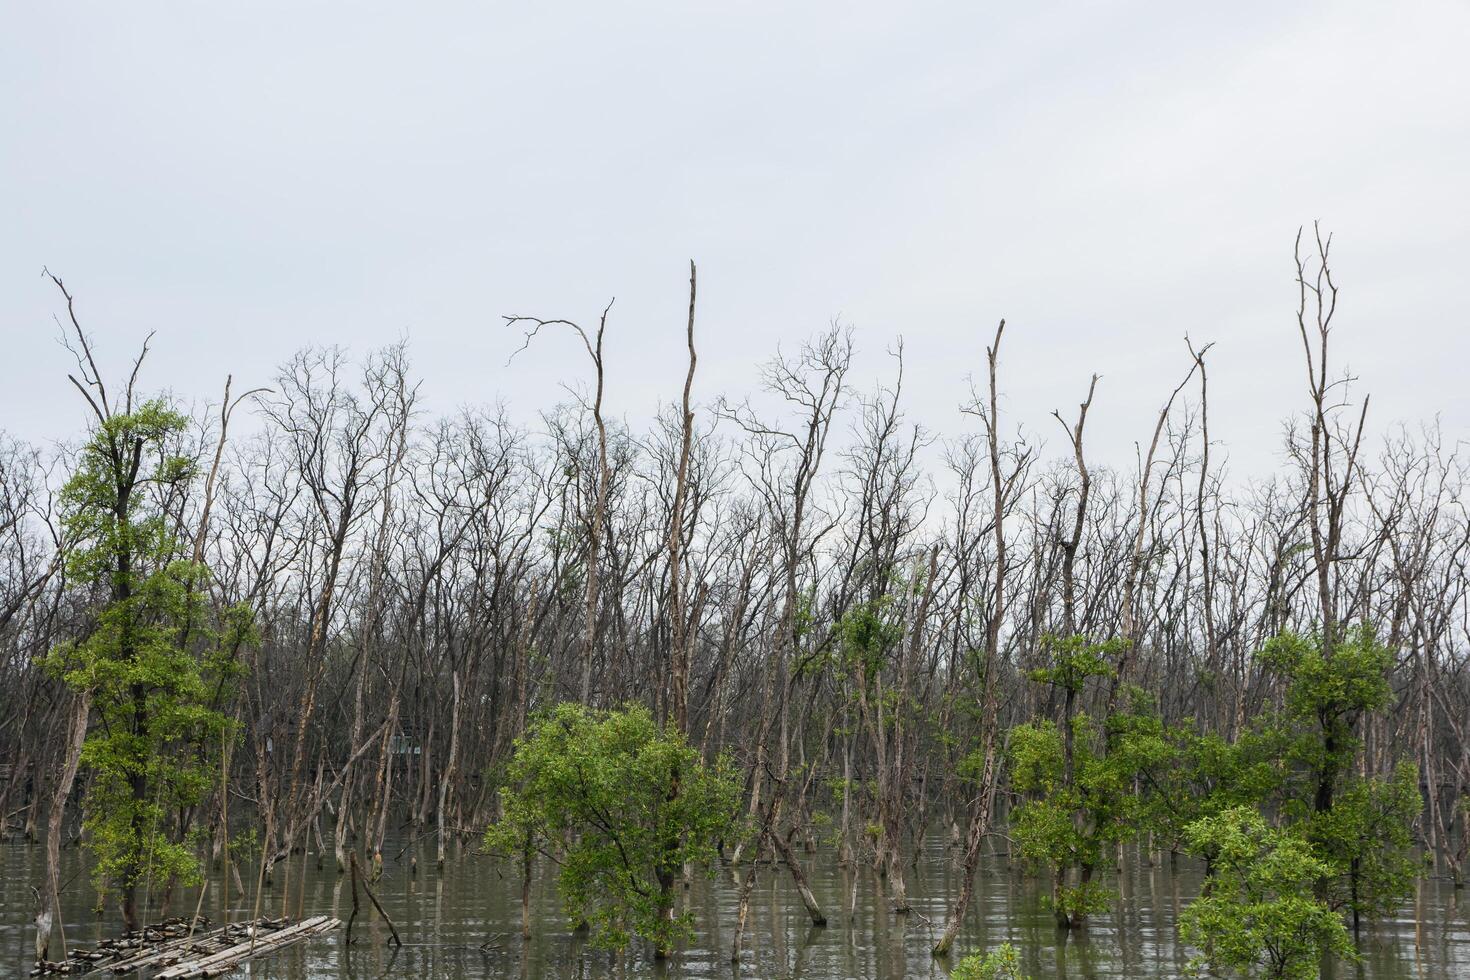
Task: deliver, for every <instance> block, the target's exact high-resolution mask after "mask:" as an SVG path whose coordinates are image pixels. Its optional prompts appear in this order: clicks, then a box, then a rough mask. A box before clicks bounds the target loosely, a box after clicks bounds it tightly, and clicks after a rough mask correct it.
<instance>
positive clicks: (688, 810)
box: [485, 704, 740, 956]
mask: <svg viewBox="0 0 1470 980" xmlns="http://www.w3.org/2000/svg"><path fill="white" fill-rule="evenodd" d="M739 791H740V787H739V784H738V782H737V781H736V779H735V778H734V776H733V775H732V773H731V770H730V767H729V765H728V763H727V762H726V760H724V759H722V760H720V761H719V762H718V763H717V764H716V765H714V766H707V765H705V764H704V762H703V761H702V760H701V759H700V757H699V753H698V752H697V751H695V750H694V749H692V748H690V746H689V745H688V744H687V742H686V741H685V739H684V737H683V735H682V734H680V733H679V732H678V731H677V730H676V729H674V728H660V727H659V726H658V724H657V723H655V721H654V719H653V716H652V715H651V714H650V713H649V712H648V710H647V709H646V708H643V707H641V706H637V705H631V706H629V707H627V708H624V709H622V710H620V711H593V710H590V709H588V708H585V707H583V706H581V705H577V704H562V705H559V706H558V707H556V708H555V709H554V710H552V711H551V712H550V713H549V714H547V715H546V716H544V717H543V718H541V719H540V720H539V721H537V722H536V723H535V724H534V725H532V726H531V727H530V729H529V730H528V731H527V732H526V734H525V735H524V736H523V737H522V738H519V739H517V740H516V746H515V755H514V757H513V759H512V760H511V763H510V768H509V770H508V772H507V780H506V784H505V786H504V787H503V788H502V790H501V802H502V807H503V816H502V817H501V819H500V820H499V821H498V822H496V823H495V824H493V825H492V826H491V827H490V828H489V829H488V830H487V831H486V833H485V844H486V846H487V848H489V849H490V850H492V851H495V852H498V853H502V854H511V855H524V854H526V853H527V850H528V848H529V850H531V851H535V852H537V853H541V854H544V855H547V856H549V857H551V858H552V859H554V860H555V861H556V863H558V864H559V865H560V868H561V871H560V876H559V878H558V884H559V886H560V890H561V897H562V901H563V903H564V905H565V908H566V912H567V915H568V916H569V917H570V918H571V919H572V920H573V921H574V922H585V923H587V924H588V925H589V926H590V927H591V930H592V938H593V941H594V942H595V943H597V944H599V945H601V946H603V947H606V948H612V949H619V948H622V947H624V946H626V945H627V944H628V942H629V941H630V939H631V938H632V936H633V935H638V936H642V937H643V938H645V939H648V940H649V941H651V942H652V943H653V944H654V948H655V950H656V951H657V952H658V954H659V955H661V956H662V955H667V953H668V952H669V951H670V950H672V949H673V947H674V945H675V944H676V943H678V942H679V941H681V940H685V939H687V938H688V937H689V936H690V935H691V933H692V919H691V917H690V916H689V914H688V913H684V914H682V915H676V914H675V911H674V891H673V885H674V882H675V880H676V877H677V876H678V875H679V874H680V872H681V871H682V868H683V866H684V865H685V863H689V864H692V865H695V866H707V865H709V864H710V863H711V862H712V861H713V860H714V859H715V857H716V856H717V853H716V847H717V844H718V842H719V840H720V839H721V838H722V837H723V836H725V835H727V834H729V833H730V832H731V831H732V830H733V828H734V822H735V813H736V808H737V803H738V795H739Z"/></svg>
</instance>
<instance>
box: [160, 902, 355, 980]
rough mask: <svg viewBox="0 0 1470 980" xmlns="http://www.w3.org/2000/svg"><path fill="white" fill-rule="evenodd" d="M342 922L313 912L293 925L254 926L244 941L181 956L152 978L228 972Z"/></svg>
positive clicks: (164, 979)
mask: <svg viewBox="0 0 1470 980" xmlns="http://www.w3.org/2000/svg"><path fill="white" fill-rule="evenodd" d="M341 925H342V920H341V919H336V918H333V917H332V916H329V915H314V916H312V917H311V918H309V919H302V920H301V921H300V922H297V923H294V924H292V925H288V926H285V927H283V928H280V929H276V930H274V931H271V932H266V931H265V930H264V929H259V930H256V932H257V934H256V935H255V936H253V937H246V938H245V940H244V941H243V942H238V943H236V944H235V945H233V946H230V947H227V948H225V949H222V950H220V951H219V952H216V953H211V954H209V955H207V956H203V957H200V958H198V959H190V960H182V961H179V962H176V963H174V965H172V966H170V967H168V968H166V969H164V970H160V971H159V972H158V973H155V974H154V975H153V976H154V980H183V978H185V977H217V976H219V975H220V974H222V973H230V972H231V971H233V970H235V969H237V968H238V967H239V966H240V964H241V963H243V962H244V961H245V960H248V959H253V958H255V957H257V956H264V955H266V954H268V953H274V952H277V951H278V950H282V949H285V948H286V947H287V946H294V945H295V944H296V943H299V942H303V941H304V940H307V939H310V938H311V937H312V936H319V935H321V934H322V933H324V932H331V931H332V930H333V929H336V928H338V927H339V926H341Z"/></svg>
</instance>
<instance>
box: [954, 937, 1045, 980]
mask: <svg viewBox="0 0 1470 980" xmlns="http://www.w3.org/2000/svg"><path fill="white" fill-rule="evenodd" d="M949 980H1030V978H1029V977H1027V976H1026V974H1024V973H1022V972H1021V954H1020V953H1018V952H1016V947H1014V946H1012V945H1011V944H1010V943H1001V944H1000V945H999V946H997V947H996V948H995V949H992V950H991V951H990V952H988V953H986V954H985V955H984V956H981V955H980V954H979V953H972V954H971V955H969V956H966V957H965V958H964V959H962V960H960V961H959V962H958V963H956V964H955V967H954V969H953V970H952V971H950V974H949Z"/></svg>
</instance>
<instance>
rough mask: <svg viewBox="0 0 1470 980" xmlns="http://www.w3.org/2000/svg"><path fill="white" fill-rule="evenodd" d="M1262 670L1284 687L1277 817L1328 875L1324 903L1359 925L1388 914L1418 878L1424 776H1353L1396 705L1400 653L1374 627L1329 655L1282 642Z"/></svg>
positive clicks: (1308, 641) (1348, 634) (1303, 640)
mask: <svg viewBox="0 0 1470 980" xmlns="http://www.w3.org/2000/svg"><path fill="white" fill-rule="evenodd" d="M1260 659H1261V661H1262V662H1263V663H1264V664H1265V665H1266V666H1268V667H1269V668H1271V669H1272V670H1274V671H1276V672H1277V673H1278V674H1280V675H1281V676H1282V677H1284V678H1285V680H1286V682H1287V693H1286V701H1285V708H1284V711H1283V712H1282V716H1281V717H1280V718H1279V719H1277V720H1276V722H1275V725H1276V727H1277V729H1278V733H1277V738H1278V740H1279V743H1280V745H1281V746H1282V755H1283V756H1284V757H1285V759H1286V762H1287V766H1288V771H1287V772H1286V773H1285V774H1284V777H1283V782H1282V787H1281V795H1280V798H1279V799H1278V800H1277V801H1276V808H1277V809H1278V811H1279V812H1280V813H1281V814H1282V815H1283V817H1284V818H1285V819H1286V820H1287V821H1288V822H1290V823H1292V824H1294V825H1296V826H1298V827H1299V828H1300V831H1301V833H1302V835H1303V837H1304V838H1305V839H1306V840H1307V841H1309V842H1310V843H1311V844H1312V846H1313V848H1314V849H1315V852H1316V854H1317V855H1318V857H1320V858H1321V859H1322V860H1323V861H1325V862H1326V864H1327V866H1328V872H1327V873H1326V874H1324V876H1323V879H1322V881H1321V882H1320V883H1319V886H1318V894H1319V895H1320V896H1321V897H1324V898H1326V899H1328V900H1329V901H1330V902H1331V904H1332V906H1333V907H1334V908H1338V909H1345V910H1347V911H1349V912H1350V913H1351V914H1352V916H1353V922H1354V925H1355V926H1356V925H1357V923H1358V921H1359V919H1360V918H1361V917H1362V916H1365V915H1366V916H1379V915H1383V914H1386V913H1388V912H1391V911H1392V910H1393V909H1394V908H1395V907H1396V906H1397V905H1398V904H1399V903H1400V902H1401V901H1402V900H1403V899H1404V897H1405V896H1407V895H1408V893H1409V890H1410V888H1411V887H1412V883H1413V877H1414V874H1415V872H1416V871H1417V869H1418V863H1417V862H1416V860H1415V858H1414V852H1413V838H1412V835H1411V833H1410V827H1411V825H1412V822H1413V820H1414V819H1415V818H1416V817H1417V816H1418V814H1419V813H1420V812H1421V810H1422V806H1423V804H1422V801H1421V799H1420V795H1419V789H1418V786H1419V776H1418V771H1417V769H1415V767H1414V766H1412V765H1410V764H1407V763H1404V764H1401V765H1400V766H1398V767H1397V769H1396V770H1395V771H1394V773H1393V774H1392V775H1391V776H1390V777H1388V778H1383V777H1379V776H1368V777H1363V776H1359V775H1357V774H1356V773H1355V769H1356V768H1357V766H1356V765H1355V763H1356V762H1357V759H1358V753H1359V750H1360V748H1361V741H1360V739H1359V737H1358V729H1359V726H1360V722H1361V721H1362V719H1363V718H1365V717H1367V716H1368V715H1370V714H1372V713H1373V712H1377V711H1381V710H1383V709H1384V708H1386V707H1387V706H1388V705H1389V704H1390V702H1391V701H1392V699H1393V689H1392V687H1391V686H1390V685H1389V681H1388V674H1389V671H1390V669H1391V668H1392V667H1393V653H1392V651H1390V650H1389V649H1388V648H1387V647H1385V646H1384V645H1383V644H1382V643H1380V642H1379V641H1378V638H1377V635H1376V634H1375V633H1374V631H1373V630H1372V629H1371V628H1369V627H1367V626H1359V627H1355V628H1353V629H1349V630H1345V631H1343V633H1342V635H1341V636H1340V637H1339V638H1338V640H1337V642H1336V643H1335V644H1334V645H1333V647H1332V649H1331V653H1330V655H1329V654H1327V653H1325V652H1324V650H1323V644H1322V643H1321V641H1320V640H1319V639H1316V638H1311V637H1303V636H1298V635H1295V634H1290V633H1284V634H1282V635H1280V636H1278V637H1276V638H1274V639H1273V640H1272V641H1271V642H1270V643H1268V644H1267V645H1266V648H1265V649H1264V650H1263V651H1262V652H1261V654H1260Z"/></svg>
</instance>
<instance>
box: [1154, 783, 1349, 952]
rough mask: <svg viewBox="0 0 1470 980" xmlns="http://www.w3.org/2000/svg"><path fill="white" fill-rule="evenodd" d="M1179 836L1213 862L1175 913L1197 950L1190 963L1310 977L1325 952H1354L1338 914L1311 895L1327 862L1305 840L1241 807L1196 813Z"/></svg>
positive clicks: (1326, 870) (1188, 939)
mask: <svg viewBox="0 0 1470 980" xmlns="http://www.w3.org/2000/svg"><path fill="white" fill-rule="evenodd" d="M1187 837H1188V839H1189V843H1190V847H1191V850H1193V851H1194V852H1195V853H1196V854H1206V853H1208V854H1209V855H1210V856H1211V863H1212V867H1213V875H1212V877H1211V878H1210V881H1209V885H1208V887H1207V891H1206V893H1205V894H1203V895H1201V897H1199V898H1197V899H1195V900H1194V901H1193V902H1191V903H1190V905H1189V907H1188V908H1186V909H1185V910H1184V914H1183V916H1182V917H1181V919H1180V933H1181V935H1182V936H1183V937H1184V940H1185V942H1187V943H1189V944H1190V945H1192V946H1195V947H1197V948H1199V949H1200V950H1202V952H1201V954H1200V955H1199V956H1198V957H1196V958H1195V960H1194V961H1192V967H1193V968H1194V969H1197V970H1198V969H1202V968H1204V967H1209V968H1211V969H1215V970H1219V969H1229V970H1238V971H1240V972H1241V973H1244V974H1245V975H1247V976H1253V977H1264V978H1271V980H1315V978H1316V977H1317V975H1318V971H1319V969H1320V966H1321V963H1322V960H1323V959H1324V958H1325V957H1327V956H1338V957H1342V958H1344V959H1352V958H1354V956H1355V953H1354V950H1353V944H1352V940H1351V938H1350V937H1349V936H1348V933H1347V929H1346V927H1344V926H1343V923H1342V918H1341V917H1340V916H1339V915H1338V914H1337V913H1336V912H1334V911H1333V910H1332V908H1331V907H1330V906H1329V905H1328V904H1327V902H1325V901H1324V900H1322V899H1321V898H1318V897H1317V896H1316V894H1315V888H1316V886H1317V883H1318V882H1319V881H1320V880H1322V878H1323V877H1325V876H1326V875H1328V874H1329V873H1330V872H1331V868H1330V867H1329V866H1328V864H1327V862H1325V861H1323V860H1322V859H1321V858H1320V857H1318V856H1317V855H1316V853H1315V852H1314V848H1313V847H1312V845H1311V844H1310V843H1309V842H1308V841H1306V840H1304V839H1303V838H1301V837H1300V836H1298V835H1296V834H1294V833H1292V832H1290V831H1286V830H1278V829H1274V828H1272V827H1270V826H1268V825H1267V824H1266V821H1265V820H1264V819H1263V818H1262V817H1261V815H1260V813H1259V812H1258V811H1256V810H1254V809H1251V808H1249V807H1234V808H1231V809H1228V810H1225V811H1223V812H1221V813H1219V814H1217V815H1215V816H1210V817H1205V818H1203V819H1201V820H1198V821H1196V822H1194V823H1193V824H1191V825H1190V826H1189V829H1188V832H1187Z"/></svg>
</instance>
